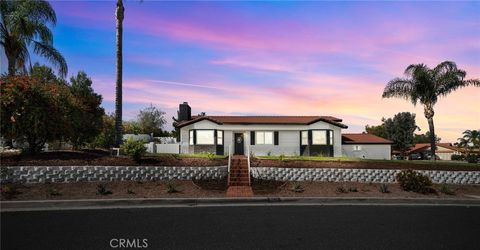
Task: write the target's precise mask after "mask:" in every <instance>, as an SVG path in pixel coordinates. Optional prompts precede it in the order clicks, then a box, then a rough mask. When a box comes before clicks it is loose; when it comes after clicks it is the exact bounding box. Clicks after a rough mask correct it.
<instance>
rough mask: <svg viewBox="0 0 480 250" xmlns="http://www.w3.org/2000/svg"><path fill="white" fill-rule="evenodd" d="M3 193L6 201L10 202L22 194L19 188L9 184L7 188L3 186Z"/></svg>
mask: <svg viewBox="0 0 480 250" xmlns="http://www.w3.org/2000/svg"><path fill="white" fill-rule="evenodd" d="M1 193H2V196H3V197H5V199H7V200H10V199H12V198H14V197H15V195H17V194H19V193H20V192H18V190H17V187H16V186H15V185H11V184H7V185H5V186H2V190H1Z"/></svg>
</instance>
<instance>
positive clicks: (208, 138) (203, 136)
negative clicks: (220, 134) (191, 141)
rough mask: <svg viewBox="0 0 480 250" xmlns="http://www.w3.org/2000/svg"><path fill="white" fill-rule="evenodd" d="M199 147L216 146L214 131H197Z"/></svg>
mask: <svg viewBox="0 0 480 250" xmlns="http://www.w3.org/2000/svg"><path fill="white" fill-rule="evenodd" d="M196 132H197V143H196V144H197V145H214V144H215V136H214V130H197V131H196Z"/></svg>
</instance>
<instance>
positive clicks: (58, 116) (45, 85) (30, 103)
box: [0, 76, 71, 153]
mask: <svg viewBox="0 0 480 250" xmlns="http://www.w3.org/2000/svg"><path fill="white" fill-rule="evenodd" d="M42 79H43V78H40V79H39V78H34V77H29V76H13V77H2V78H1V79H0V86H1V88H0V102H1V111H0V112H1V131H2V136H4V137H6V138H8V139H15V140H16V141H17V142H27V143H28V148H27V151H28V152H31V153H33V152H38V151H40V150H41V149H42V148H43V146H44V145H45V143H46V142H47V141H49V140H56V139H61V138H62V137H63V136H64V135H65V134H68V129H69V128H70V121H69V118H68V116H67V115H66V114H67V113H68V105H66V104H68V103H70V99H71V94H70V91H69V89H68V87H67V86H65V85H63V84H59V83H58V82H56V81H54V80H53V81H51V82H43V81H42Z"/></svg>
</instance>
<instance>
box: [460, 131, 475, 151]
mask: <svg viewBox="0 0 480 250" xmlns="http://www.w3.org/2000/svg"><path fill="white" fill-rule="evenodd" d="M459 140H460V142H463V144H465V146H466V147H470V146H471V147H472V148H479V147H480V130H465V131H464V132H463V137H462V138H459Z"/></svg>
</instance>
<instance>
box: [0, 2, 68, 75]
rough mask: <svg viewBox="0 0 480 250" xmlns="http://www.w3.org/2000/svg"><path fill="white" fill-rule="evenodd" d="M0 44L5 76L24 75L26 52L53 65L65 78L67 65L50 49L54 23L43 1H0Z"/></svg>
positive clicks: (52, 16) (53, 16) (54, 16)
mask: <svg viewBox="0 0 480 250" xmlns="http://www.w3.org/2000/svg"><path fill="white" fill-rule="evenodd" d="M0 17H1V20H0V45H2V47H3V48H4V49H5V55H6V57H7V61H8V75H9V76H13V75H15V74H16V73H17V72H18V71H22V72H23V73H26V72H27V67H26V66H27V64H30V68H31V63H30V53H29V49H33V52H34V53H35V54H37V55H40V56H42V57H44V58H46V59H47V60H48V61H50V62H51V63H52V64H54V65H55V66H56V67H57V68H58V70H59V74H60V75H61V76H62V77H65V76H66V75H67V70H68V69H67V63H66V61H65V59H64V58H63V56H62V54H60V52H59V51H58V50H56V49H55V48H54V47H53V35H52V31H51V30H50V28H49V25H50V26H54V25H55V24H56V22H57V17H56V15H55V11H54V10H53V8H52V6H50V4H49V3H48V2H47V1H44V0H38V1H33V0H19V1H5V0H1V1H0Z"/></svg>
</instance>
